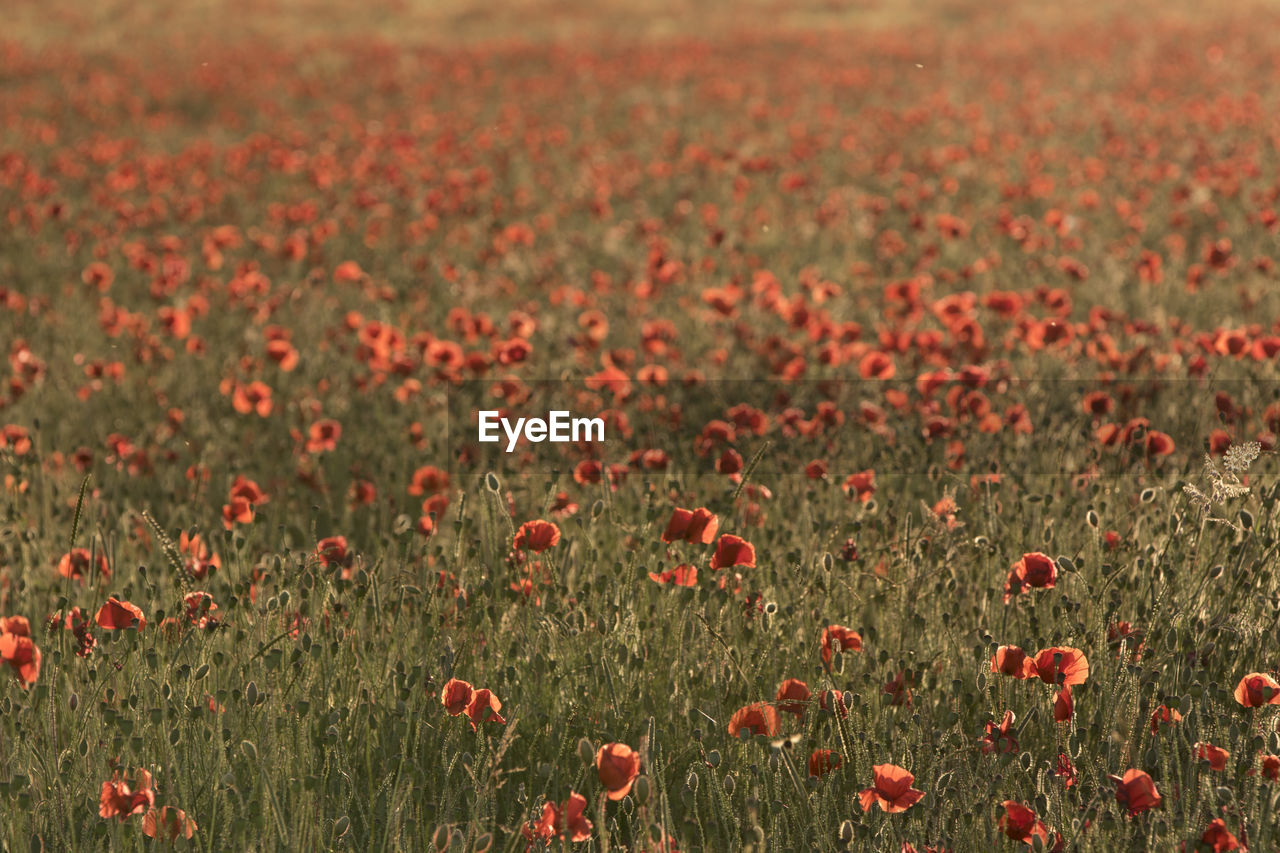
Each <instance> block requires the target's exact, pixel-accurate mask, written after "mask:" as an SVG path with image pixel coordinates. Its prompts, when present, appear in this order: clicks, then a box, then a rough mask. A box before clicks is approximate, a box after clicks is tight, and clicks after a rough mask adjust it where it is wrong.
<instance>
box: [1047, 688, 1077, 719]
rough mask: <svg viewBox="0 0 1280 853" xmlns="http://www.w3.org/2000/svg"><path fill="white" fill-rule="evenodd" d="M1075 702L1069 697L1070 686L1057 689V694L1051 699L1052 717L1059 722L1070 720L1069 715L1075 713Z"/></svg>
mask: <svg viewBox="0 0 1280 853" xmlns="http://www.w3.org/2000/svg"><path fill="white" fill-rule="evenodd" d="M1075 709H1076V703H1075V700H1074V699H1073V698H1071V688H1070V687H1064V688H1062V689H1061V690H1059V691H1058V695H1057V696H1056V697H1054V700H1053V719H1054V720H1055V721H1057V722H1059V723H1069V722H1071V715H1072V714H1073V713H1075Z"/></svg>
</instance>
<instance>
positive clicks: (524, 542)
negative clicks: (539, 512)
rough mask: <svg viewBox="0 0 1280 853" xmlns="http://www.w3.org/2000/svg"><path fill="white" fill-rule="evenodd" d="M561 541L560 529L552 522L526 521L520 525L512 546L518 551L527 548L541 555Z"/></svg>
mask: <svg viewBox="0 0 1280 853" xmlns="http://www.w3.org/2000/svg"><path fill="white" fill-rule="evenodd" d="M559 541H560V528H559V527H556V525H555V524H553V523H551V522H550V521H542V520H541V519H539V520H537V521H526V522H525V523H524V524H522V525H520V529H519V530H517V531H516V537H515V541H514V543H513V545H512V547H514V548H515V549H516V550H517V551H519V550H521V549H522V548H527V549H529V550H530V551H533V552H534V553H537V554H541V553H542V552H543V551H545V550H547V549H548V548H552V547H554V546H555V545H556V544H557V543H558V542H559Z"/></svg>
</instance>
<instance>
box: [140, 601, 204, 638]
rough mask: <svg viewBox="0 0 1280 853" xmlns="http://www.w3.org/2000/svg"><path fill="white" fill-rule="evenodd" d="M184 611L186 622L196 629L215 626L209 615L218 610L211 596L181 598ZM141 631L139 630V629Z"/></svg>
mask: <svg viewBox="0 0 1280 853" xmlns="http://www.w3.org/2000/svg"><path fill="white" fill-rule="evenodd" d="M182 604H183V607H184V608H185V609H186V614H187V621H188V622H190V623H191V624H192V625H195V626H196V627H197V628H201V629H203V628H208V627H210V626H214V625H217V623H218V620H217V619H215V618H213V617H212V616H210V615H209V614H210V613H212V612H213V611H215V610H217V609H218V605H216V604H214V603H213V596H212V595H210V594H209V593H207V592H189V593H187V594H186V595H184V596H183V597H182ZM139 630H141V628H139Z"/></svg>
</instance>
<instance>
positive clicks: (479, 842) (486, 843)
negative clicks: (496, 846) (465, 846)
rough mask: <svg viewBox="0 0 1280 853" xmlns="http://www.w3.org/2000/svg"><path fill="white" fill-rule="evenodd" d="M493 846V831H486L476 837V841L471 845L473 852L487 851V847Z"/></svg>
mask: <svg viewBox="0 0 1280 853" xmlns="http://www.w3.org/2000/svg"><path fill="white" fill-rule="evenodd" d="M492 846H493V833H491V832H486V833H484V834H483V835H481V836H480V837H479V838H477V839H476V843H475V844H474V845H473V846H472V848H471V850H472V851H473V853H488V851H489V848H490V847H492Z"/></svg>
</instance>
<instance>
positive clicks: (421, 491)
mask: <svg viewBox="0 0 1280 853" xmlns="http://www.w3.org/2000/svg"><path fill="white" fill-rule="evenodd" d="M448 488H449V475H448V473H446V472H444V471H441V470H440V469H439V468H437V467H435V466H434V465H424V466H423V467H421V468H419V469H418V470H416V471H414V472H413V479H412V480H411V481H410V483H409V494H411V495H413V496H415V497H416V496H418V495H434V494H436V493H437V492H443V491H445V490H446V489H448Z"/></svg>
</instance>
